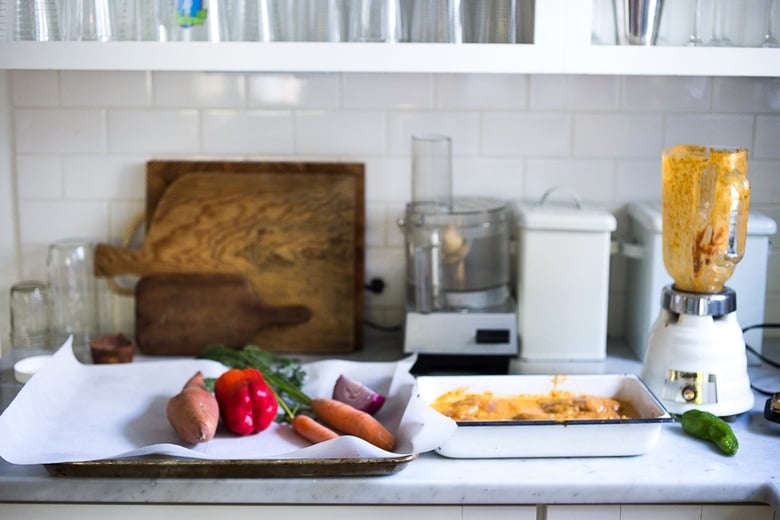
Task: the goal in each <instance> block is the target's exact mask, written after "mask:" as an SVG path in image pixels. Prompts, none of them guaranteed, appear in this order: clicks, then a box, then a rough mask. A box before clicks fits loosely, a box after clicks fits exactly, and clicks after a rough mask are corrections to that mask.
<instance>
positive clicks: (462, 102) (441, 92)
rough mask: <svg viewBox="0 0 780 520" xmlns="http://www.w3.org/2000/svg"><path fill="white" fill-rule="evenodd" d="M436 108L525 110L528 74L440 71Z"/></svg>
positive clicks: (437, 77) (436, 79)
mask: <svg viewBox="0 0 780 520" xmlns="http://www.w3.org/2000/svg"><path fill="white" fill-rule="evenodd" d="M434 81H435V83H434V85H435V96H436V108H438V109H449V110H501V111H505V110H525V109H526V108H527V107H528V76H525V75H515V74H437V75H436V76H434Z"/></svg>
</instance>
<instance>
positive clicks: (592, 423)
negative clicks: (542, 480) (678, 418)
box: [417, 374, 674, 458]
mask: <svg viewBox="0 0 780 520" xmlns="http://www.w3.org/2000/svg"><path fill="white" fill-rule="evenodd" d="M461 387H464V388H466V389H467V390H468V391H471V392H486V391H490V392H493V393H494V394H495V395H513V394H547V393H548V392H550V391H552V390H553V389H555V390H565V391H570V392H574V393H583V394H590V395H597V396H602V397H612V398H616V399H619V400H621V401H623V402H626V403H628V404H630V405H631V406H632V407H633V408H634V409H635V410H636V411H637V412H638V414H639V417H638V418H636V419H620V420H570V421H549V420H527V421H526V420H509V421H458V423H457V425H458V427H457V429H456V430H455V433H454V434H453V435H452V436H451V437H450V438H449V439H447V441H445V442H444V443H442V445H441V446H439V447H438V448H437V449H436V453H438V454H439V455H442V456H445V457H451V458H501V457H504V458H509V457H529V458H530V457H614V456H632V455H641V454H643V453H646V452H647V451H649V450H650V449H651V448H652V447H653V446H654V445H655V443H656V441H657V440H658V437H659V435H660V433H661V427H662V425H663V423H667V422H673V420H674V419H673V418H672V417H671V415H669V413H668V412H667V411H666V409H665V408H664V407H663V405H662V404H661V403H660V401H659V400H658V399H657V398H656V397H655V396H654V395H653V393H652V392H651V391H650V389H649V388H648V387H647V386H646V385H645V384H644V382H642V380H641V379H639V378H638V377H637V376H635V375H633V374H629V375H618V374H608V375H602V374H598V375H590V374H588V375H517V376H514V375H507V376H421V377H418V378H417V390H418V392H419V395H420V397H421V398H422V400H423V401H425V402H426V403H432V402H433V401H434V400H436V398H437V397H439V396H440V395H442V394H443V393H445V392H448V391H450V390H455V389H456V388H461Z"/></svg>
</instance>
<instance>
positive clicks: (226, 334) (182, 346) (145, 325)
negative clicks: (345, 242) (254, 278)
mask: <svg viewBox="0 0 780 520" xmlns="http://www.w3.org/2000/svg"><path fill="white" fill-rule="evenodd" d="M215 301H217V302H219V303H220V304H219V305H214V302H215ZM309 319H311V310H310V309H309V308H308V307H306V306H304V305H286V306H280V307H273V306H269V305H266V304H265V303H264V302H262V301H261V300H260V298H259V297H258V295H257V293H256V292H255V289H254V286H253V285H252V283H251V282H250V281H249V279H247V278H245V277H244V276H241V275H234V274H189V273H177V274H156V275H149V276H145V277H143V278H141V280H140V281H139V282H138V284H137V285H136V287H135V341H136V345H137V346H138V349H139V350H140V351H141V352H143V353H144V354H166V355H178V356H183V355H187V356H195V355H198V354H200V353H201V351H202V350H203V348H204V347H207V346H208V345H213V344H217V343H219V344H222V345H225V346H227V347H231V348H240V347H243V346H244V345H246V344H248V343H250V342H252V341H254V339H255V337H256V336H257V334H258V332H260V330H261V329H264V328H266V329H269V330H270V329H271V328H274V327H276V328H279V327H292V326H297V325H300V324H303V323H306V322H307V321H308V320H309Z"/></svg>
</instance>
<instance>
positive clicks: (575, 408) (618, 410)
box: [432, 388, 636, 421]
mask: <svg viewBox="0 0 780 520" xmlns="http://www.w3.org/2000/svg"><path fill="white" fill-rule="evenodd" d="M432 406H433V408H434V409H435V410H437V411H438V412H440V413H442V414H444V415H446V416H447V417H450V418H452V419H454V420H456V421H512V420H515V421H540V420H541V421H545V420H546V421H572V420H587V419H599V420H605V419H606V420H617V419H630V418H634V417H636V414H635V413H634V412H633V410H631V409H629V407H628V406H626V405H625V404H624V403H621V402H620V401H618V400H617V399H612V398H609V397H599V396H592V395H581V394H573V393H570V392H562V391H557V390H555V391H552V392H550V393H549V394H546V395H527V394H519V395H504V396H497V395H494V394H493V393H492V392H480V393H473V392H471V393H470V392H468V391H467V390H466V389H465V388H458V389H455V390H452V391H450V392H447V393H445V394H443V395H441V396H439V397H438V398H437V399H436V401H434V402H433V404H432Z"/></svg>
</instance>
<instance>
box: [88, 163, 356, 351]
mask: <svg viewBox="0 0 780 520" xmlns="http://www.w3.org/2000/svg"><path fill="white" fill-rule="evenodd" d="M363 171H364V170H363V165H362V164H357V163H300V162H296V163H285V162H272V163H262V162H260V163H258V162H212V161H151V162H149V163H148V165H147V209H146V215H147V220H146V222H147V225H146V237H145V239H144V242H143V244H142V245H141V246H140V247H139V248H138V249H128V248H122V247H115V246H111V245H108V244H98V246H97V248H96V252H95V273H96V275H98V276H107V277H111V276H117V275H122V274H135V275H140V276H145V275H151V274H159V273H223V274H240V275H243V276H245V277H246V278H247V279H249V280H250V281H251V283H252V285H253V287H254V289H255V292H256V294H257V295H258V297H259V298H260V299H261V300H262V301H263V302H264V303H265V304H267V305H269V306H287V305H305V306H306V307H308V308H309V309H310V310H311V318H310V319H309V320H308V321H306V322H305V323H301V324H299V325H295V326H290V327H284V328H275V327H270V328H264V329H261V330H260V331H259V332H258V334H257V336H256V338H255V343H256V344H258V345H260V346H262V347H264V348H268V349H269V350H274V351H280V352H312V353H331V352H345V351H351V350H354V349H356V348H360V347H361V346H362V318H363V290H364V288H363V279H364V274H363V270H364V242H363V234H364V227H365V220H364V219H365V217H364V212H365V206H364V174H363ZM213 305H214V306H215V308H217V307H218V306H220V305H222V303H221V302H220V301H218V300H217V299H215V301H214V302H213ZM160 353H161V354H165V353H166V352H160Z"/></svg>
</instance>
